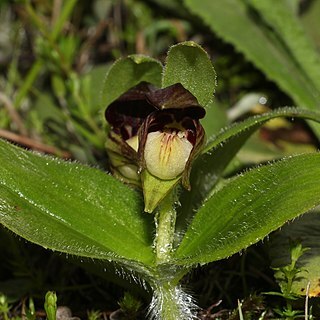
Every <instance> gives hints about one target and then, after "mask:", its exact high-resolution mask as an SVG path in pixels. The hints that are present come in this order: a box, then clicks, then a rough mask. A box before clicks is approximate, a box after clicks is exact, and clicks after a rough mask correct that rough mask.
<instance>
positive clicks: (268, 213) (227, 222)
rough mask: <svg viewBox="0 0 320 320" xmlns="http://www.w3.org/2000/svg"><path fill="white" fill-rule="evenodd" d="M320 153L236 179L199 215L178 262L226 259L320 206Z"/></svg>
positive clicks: (261, 169) (181, 247) (281, 162)
mask: <svg viewBox="0 0 320 320" xmlns="http://www.w3.org/2000/svg"><path fill="white" fill-rule="evenodd" d="M319 165H320V154H319V153H314V154H307V155H301V156H296V157H291V158H287V159H285V160H282V161H278V162H275V163H273V164H269V165H266V166H263V167H259V168H256V169H253V170H251V171H248V172H246V173H244V174H243V175H240V176H238V177H237V178H236V179H233V180H232V181H230V182H229V183H228V184H226V186H225V187H223V188H222V189H220V190H219V191H217V192H216V193H214V194H213V195H212V197H211V198H210V199H209V200H208V201H207V202H205V204H204V205H203V206H202V207H201V208H200V210H199V211H198V212H197V213H196V215H195V217H194V219H193V221H192V222H191V224H190V225H189V227H188V229H187V232H186V233H185V235H184V237H183V239H182V242H181V245H180V246H179V248H178V249H177V251H176V253H175V258H176V259H177V263H181V264H195V263H208V262H211V261H214V260H218V259H222V258H226V257H228V256H230V255H231V254H233V253H236V252H238V251H240V250H242V249H244V248H246V247H248V246H250V245H252V244H254V243H256V242H257V241H259V240H261V239H263V238H264V237H265V236H266V235H267V234H269V233H270V232H271V231H273V230H276V229H277V228H279V227H280V226H282V225H283V224H284V223H285V222H286V221H288V220H290V219H293V218H295V217H297V216H298V215H300V214H302V213H304V212H306V211H308V210H310V209H312V208H313V207H315V206H316V205H319V204H320V188H319V179H320V170H319Z"/></svg>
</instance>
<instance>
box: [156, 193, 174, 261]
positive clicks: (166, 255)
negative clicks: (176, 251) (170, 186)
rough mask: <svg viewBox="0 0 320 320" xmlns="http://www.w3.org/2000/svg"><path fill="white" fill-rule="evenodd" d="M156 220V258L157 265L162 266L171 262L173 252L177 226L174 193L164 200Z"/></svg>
mask: <svg viewBox="0 0 320 320" xmlns="http://www.w3.org/2000/svg"><path fill="white" fill-rule="evenodd" d="M155 219H156V228H157V233H156V239H155V244H156V256H157V263H158V264H161V263H164V262H168V261H169V260H170V254H171V252H172V250H173V240H174V231H175V224H176V210H175V207H174V192H171V193H170V194H169V195H167V196H166V197H165V199H163V200H162V202H161V204H160V206H159V210H158V212H157V214H156V216H155Z"/></svg>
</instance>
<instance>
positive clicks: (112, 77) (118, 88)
mask: <svg viewBox="0 0 320 320" xmlns="http://www.w3.org/2000/svg"><path fill="white" fill-rule="evenodd" d="M161 75H162V65H161V63H160V62H159V61H158V60H155V59H152V58H150V57H147V56H144V55H130V56H128V57H126V58H123V59H119V60H117V61H116V62H115V63H114V64H113V65H112V67H111V68H110V70H109V72H108V73H107V76H106V79H105V83H104V86H103V92H102V103H103V107H106V106H108V105H109V104H110V103H111V102H113V101H114V100H116V99H117V98H118V97H120V96H121V95H122V94H123V93H125V92H126V91H128V90H129V89H130V88H132V87H134V86H135V85H137V84H139V83H140V82H143V81H144V82H149V83H152V84H154V85H155V86H157V87H160V86H161Z"/></svg>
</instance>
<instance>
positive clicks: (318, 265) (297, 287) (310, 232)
mask: <svg viewBox="0 0 320 320" xmlns="http://www.w3.org/2000/svg"><path fill="white" fill-rule="evenodd" d="M297 242H299V243H301V244H302V247H303V248H308V250H307V251H306V252H305V253H304V254H303V255H302V257H300V259H299V260H298V262H297V267H299V268H302V271H301V272H300V273H299V274H298V275H297V277H296V279H295V280H294V281H293V284H292V292H293V293H295V294H298V295H303V296H305V295H306V288H307V286H308V282H309V281H310V289H309V296H312V297H319V296H320V286H319V275H320V210H319V209H316V210H315V211H314V212H310V213H308V214H305V215H303V216H302V217H301V218H299V219H296V220H294V221H293V222H291V223H288V224H287V225H285V226H284V227H283V228H281V231H279V232H276V233H274V234H272V236H271V237H270V251H269V252H270V257H271V265H272V267H283V266H285V265H288V264H290V263H291V261H290V260H291V259H290V245H291V244H292V243H297ZM275 276H276V279H278V277H281V273H280V272H276V275H275Z"/></svg>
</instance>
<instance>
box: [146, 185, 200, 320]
mask: <svg viewBox="0 0 320 320" xmlns="http://www.w3.org/2000/svg"><path fill="white" fill-rule="evenodd" d="M174 203H175V191H173V192H171V193H170V194H169V195H168V196H167V197H166V198H165V199H164V200H163V201H162V203H161V205H160V206H159V209H158V212H157V214H156V216H155V221H156V229H157V232H156V238H155V251H156V257H157V265H158V267H157V269H158V270H157V274H158V275H157V280H156V281H155V282H154V283H153V289H154V294H153V298H152V302H151V305H150V309H149V315H150V318H151V319H154V320H178V319H179V320H192V319H198V318H197V317H196V316H195V315H194V314H195V310H196V307H195V304H194V303H193V301H192V299H191V297H190V296H189V295H188V294H186V293H185V292H184V291H183V290H182V289H181V287H180V285H179V280H180V279H181V278H182V277H183V275H184V274H185V273H186V271H187V270H186V269H183V270H182V269H179V268H177V267H176V266H175V265H171V266H170V264H172V262H171V254H172V252H173V250H174V247H173V241H174V234H175V223H176V210H175V204H174Z"/></svg>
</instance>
